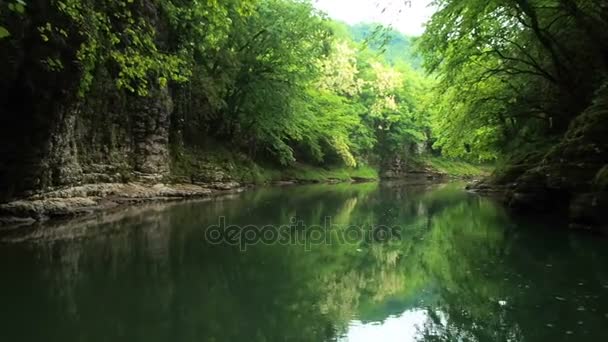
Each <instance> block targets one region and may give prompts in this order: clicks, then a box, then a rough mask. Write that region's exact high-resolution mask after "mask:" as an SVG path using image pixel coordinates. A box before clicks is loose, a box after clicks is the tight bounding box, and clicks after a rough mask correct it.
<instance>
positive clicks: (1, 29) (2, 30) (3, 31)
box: [0, 26, 11, 39]
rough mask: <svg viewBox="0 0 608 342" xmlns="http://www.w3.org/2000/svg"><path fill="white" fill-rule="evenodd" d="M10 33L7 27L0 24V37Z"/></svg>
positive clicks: (7, 35)
mask: <svg viewBox="0 0 608 342" xmlns="http://www.w3.org/2000/svg"><path fill="white" fill-rule="evenodd" d="M10 35H11V33H10V32H8V30H7V29H5V28H4V27H2V26H0V39H2V38H6V37H9V36H10Z"/></svg>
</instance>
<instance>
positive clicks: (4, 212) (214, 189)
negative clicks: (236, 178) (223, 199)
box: [0, 182, 247, 225]
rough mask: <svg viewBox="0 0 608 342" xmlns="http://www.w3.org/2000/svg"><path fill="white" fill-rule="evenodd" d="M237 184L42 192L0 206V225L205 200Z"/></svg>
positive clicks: (138, 184)
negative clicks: (148, 205)
mask: <svg viewBox="0 0 608 342" xmlns="http://www.w3.org/2000/svg"><path fill="white" fill-rule="evenodd" d="M246 188H247V186H245V185H242V184H240V183H237V182H215V183H209V184H205V185H196V184H162V183H157V184H146V183H141V182H131V183H101V184H87V185H81V186H75V187H69V188H65V189H60V190H55V191H50V192H45V193H42V194H37V195H33V196H29V197H25V198H22V199H18V200H15V201H11V202H8V203H4V204H0V224H4V225H7V224H9V225H10V224H31V223H34V222H37V221H45V220H49V219H59V218H72V217H78V216H87V215H91V214H93V213H96V212H100V211H105V210H109V209H114V208H118V207H121V206H126V205H132V204H138V203H149V202H159V201H176V200H182V199H190V198H205V197H213V196H218V195H224V194H229V193H235V192H241V191H243V190H244V189H246Z"/></svg>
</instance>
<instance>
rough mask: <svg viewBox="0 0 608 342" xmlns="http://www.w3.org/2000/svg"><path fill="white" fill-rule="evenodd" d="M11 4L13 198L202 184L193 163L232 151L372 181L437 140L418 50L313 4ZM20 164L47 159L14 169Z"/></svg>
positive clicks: (8, 64) (7, 86) (6, 102)
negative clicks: (158, 179) (90, 181)
mask: <svg viewBox="0 0 608 342" xmlns="http://www.w3.org/2000/svg"><path fill="white" fill-rule="evenodd" d="M3 6H4V7H3V11H2V13H3V17H2V23H3V26H4V28H3V36H4V37H3V40H2V41H1V43H0V44H2V46H3V51H5V53H3V54H2V56H1V58H2V62H3V65H4V67H3V68H4V69H3V74H4V75H6V77H3V80H2V85H1V87H2V92H3V94H5V95H6V96H5V98H4V99H3V101H2V111H3V112H5V113H7V115H3V120H5V121H4V122H3V125H2V126H3V128H4V129H5V130H6V131H5V132H3V134H2V136H3V137H4V138H5V139H6V141H5V142H8V141H11V142H12V143H11V144H3V145H4V146H5V147H4V149H5V150H4V151H3V153H4V157H3V158H2V160H3V161H8V162H7V163H4V166H5V167H4V168H3V170H2V177H1V178H2V179H3V181H5V182H4V183H5V184H3V193H5V194H14V193H17V194H18V193H20V192H22V190H28V189H32V188H47V187H54V186H58V185H64V184H70V183H73V182H74V180H75V179H79V178H82V177H83V175H84V176H86V174H95V173H100V172H99V171H98V170H90V169H91V166H93V165H100V164H101V165H106V166H107V165H114V166H116V168H117V169H120V170H123V171H124V170H135V171H137V172H140V173H151V174H157V173H160V174H163V175H166V174H168V173H172V174H176V173H177V174H180V173H181V174H182V175H188V176H191V175H190V174H191V173H193V172H194V173H196V172H197V171H196V170H195V171H192V170H190V168H191V167H190V166H191V165H190V164H192V163H191V160H188V159H193V158H194V159H196V158H198V154H200V153H199V151H201V150H203V151H209V150H214V149H215V150H218V149H220V148H221V149H225V150H228V151H224V154H230V155H233V154H234V153H237V154H238V155H240V156H242V157H243V158H245V159H248V160H251V161H254V162H255V163H256V164H262V165H265V166H267V167H270V168H284V167H290V166H293V165H294V164H296V163H297V164H306V165H311V166H317V167H318V166H324V167H346V168H359V169H363V170H366V171H363V173H365V172H367V173H370V172H371V175H372V176H373V174H374V172H373V171H371V170H369V169H365V166H366V165H380V164H382V163H383V162H384V161H385V160H388V159H390V158H391V157H392V156H393V155H395V154H398V153H400V152H402V151H415V150H417V149H425V148H426V144H427V143H428V142H429V141H430V138H431V132H430V123H429V117H430V115H429V111H430V110H431V109H430V106H429V104H430V101H429V97H428V96H429V94H430V86H431V82H430V81H429V79H428V78H426V77H425V76H423V75H422V73H421V72H420V71H419V70H418V71H414V68H415V67H416V65H417V64H418V65H419V64H420V63H419V60H417V59H416V58H414V57H412V53H411V48H410V46H411V44H410V39H409V38H407V37H403V36H401V35H400V34H397V33H396V32H394V31H390V30H387V29H384V28H383V29H378V28H377V27H376V26H375V25H361V26H359V27H348V26H346V25H344V24H341V23H339V22H334V21H332V20H330V19H328V18H327V17H326V16H325V15H324V14H322V13H320V12H318V11H316V10H315V9H314V8H313V7H312V5H311V4H310V3H308V2H305V1H290V0H276V1H223V2H215V1H210V2H209V1H202V2H192V3H191V2H189V1H126V2H114V1H105V2H90V3H89V2H86V1H85V2H82V1H51V2H45V1H39V2H35V1H33V2H27V3H23V2H10V1H9V2H5V3H4V4H3ZM385 32H392V33H391V34H392V35H394V37H390V39H386V34H385ZM386 46H389V47H390V46H396V47H406V48H408V49H410V52H407V51H406V52H405V54H404V55H403V56H399V52H398V49H396V48H391V49H390V52H391V53H390V54H386V55H385V54H383V52H384V50H386ZM29 99H36V101H35V102H33V101H29ZM34 127H36V129H34ZM32 131H36V133H35V134H32ZM30 157H31V158H30ZM243 158H241V159H243ZM22 159H34V160H32V161H31V162H27V163H20V164H21V166H22V167H17V168H14V167H13V165H14V164H19V163H18V161H19V160H22ZM169 160H170V161H171V163H169ZM13 163H14V164H13ZM11 164H13V165H11ZM169 164H171V165H169ZM195 164H196V163H195ZM9 165H10V167H9ZM248 167H251V166H248ZM123 176H124V175H123ZM6 181H8V184H6Z"/></svg>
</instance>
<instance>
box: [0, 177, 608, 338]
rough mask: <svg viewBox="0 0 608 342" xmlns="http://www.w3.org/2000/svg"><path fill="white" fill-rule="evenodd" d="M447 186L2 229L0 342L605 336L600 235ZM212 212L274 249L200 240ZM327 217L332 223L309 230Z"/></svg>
mask: <svg viewBox="0 0 608 342" xmlns="http://www.w3.org/2000/svg"><path fill="white" fill-rule="evenodd" d="M461 188H462V187H461V186H460V185H459V184H451V185H435V186H429V185H412V184H403V183H396V184H390V185H385V184H380V185H378V184H358V185H351V184H343V185H331V186H328V185H314V186H298V187H289V188H267V189H260V190H256V191H252V192H249V193H245V194H242V195H240V196H238V197H236V198H234V199H230V200H217V201H211V202H187V203H181V204H174V205H153V206H146V207H138V208H133V209H131V210H129V211H127V212H121V213H113V214H106V215H100V216H99V217H97V219H96V220H95V221H80V222H78V221H75V222H72V223H67V224H63V225H58V226H53V227H39V228H38V229H34V230H33V232H30V233H29V235H27V234H25V235H24V234H21V235H20V234H16V233H15V232H10V234H8V235H7V234H5V236H4V240H5V241H12V242H5V243H4V244H3V245H0V270H1V271H2V274H3V281H2V282H1V283H0V296H1V300H2V306H3V309H2V311H1V312H0V322H1V323H0V334H1V335H2V336H3V337H4V338H3V340H19V341H40V340H50V341H75V340H83V341H146V342H149V341H167V340H174V341H193V340H198V341H336V340H339V341H369V340H371V339H375V340H378V341H408V340H411V341H417V340H420V341H456V340H463V341H507V340H512V341H555V340H568V339H572V340H601V339H602V338H603V337H605V336H606V335H608V268H607V267H606V265H608V251H607V250H606V248H605V247H604V243H605V241H601V240H599V239H596V238H593V237H591V236H585V235H573V234H571V233H568V232H562V231H555V230H553V231H551V230H548V228H547V229H545V228H542V227H540V226H539V224H538V223H530V222H523V221H519V220H517V221H514V220H513V219H512V218H510V217H509V215H507V213H506V212H505V211H504V210H503V209H502V208H501V207H500V206H498V205H496V204H495V203H493V202H492V201H490V200H487V199H483V198H480V197H477V196H475V195H472V194H468V193H466V192H464V191H462V190H460V189H461ZM220 216H222V217H224V218H225V222H226V225H234V226H237V225H238V226H240V227H243V229H249V230H252V228H251V227H249V228H245V226H251V225H255V226H256V227H263V226H266V227H267V226H268V225H272V226H274V227H288V228H287V230H286V232H287V233H288V234H287V235H284V236H287V237H288V239H287V240H281V241H279V240H269V241H262V240H261V239H259V240H255V239H253V240H251V239H250V240H248V242H249V243H248V244H247V246H246V247H247V248H246V250H243V248H242V247H243V245H242V244H240V245H239V243H232V241H229V242H225V243H217V241H215V240H213V241H210V240H209V236H210V234H209V232H210V230H212V229H215V228H217V226H219V217H220ZM327 217H330V218H331V219H330V221H331V224H332V226H331V228H330V229H325V230H319V229H318V228H316V227H321V226H323V224H324V223H326V222H328V221H327ZM294 218H295V222H296V225H295V226H294V225H293V224H292V223H293V222H294V220H293V219H294ZM297 222H302V223H303V225H302V226H301V227H298V226H297ZM214 226H216V227H215V228H214ZM353 227H356V229H355V228H353ZM387 227H388V228H387ZM385 228H386V229H385ZM265 229H271V228H269V227H267V228H265ZM315 231H316V233H319V234H321V235H320V236H321V237H322V238H321V239H319V236H316V235H315V234H313V232H315ZM548 232H553V233H554V234H548ZM349 234H350V235H349ZM7 236H8V238H7ZM315 236H316V237H315ZM313 237H314V238H315V241H314V243H307V241H309V240H307V239H312V238H313ZM255 242H257V243H255Z"/></svg>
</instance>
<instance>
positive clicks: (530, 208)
mask: <svg viewBox="0 0 608 342" xmlns="http://www.w3.org/2000/svg"><path fill="white" fill-rule="evenodd" d="M606 136H608V87H604V89H603V90H602V91H601V92H600V93H598V95H597V97H596V100H595V101H594V103H593V105H591V106H590V107H589V108H588V109H587V110H586V111H585V112H583V113H582V114H581V115H580V116H579V117H577V118H576V119H575V120H574V121H573V122H572V124H571V125H570V127H569V129H568V131H567V132H566V134H565V135H564V136H563V137H562V138H561V139H560V141H559V142H557V143H556V144H555V145H553V146H552V147H550V148H549V149H547V150H546V151H545V150H542V149H541V150H539V151H532V152H529V153H527V154H523V155H521V156H520V157H518V158H514V159H512V160H511V161H510V162H508V163H507V165H506V166H504V167H502V168H500V169H498V170H497V171H496V172H495V173H494V174H493V175H492V176H491V177H489V178H488V179H486V180H484V181H481V182H477V183H474V184H471V185H470V186H469V189H470V190H472V191H476V192H480V193H484V194H493V195H496V196H499V197H500V198H502V200H503V201H504V202H505V204H506V205H508V207H510V208H512V209H513V210H516V211H520V212H527V213H539V212H542V213H552V214H555V215H556V216H563V217H564V219H566V220H568V221H569V223H570V227H572V228H576V229H588V230H593V231H598V232H602V233H606V234H608V217H607V216H606V213H605V211H606V209H608V141H606Z"/></svg>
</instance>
